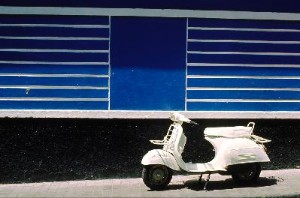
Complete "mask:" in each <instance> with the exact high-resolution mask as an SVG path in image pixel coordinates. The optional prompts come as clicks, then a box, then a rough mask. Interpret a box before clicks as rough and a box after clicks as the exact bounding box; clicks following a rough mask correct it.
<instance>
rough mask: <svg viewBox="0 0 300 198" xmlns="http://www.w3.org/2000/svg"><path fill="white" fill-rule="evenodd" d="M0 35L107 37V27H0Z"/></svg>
mask: <svg viewBox="0 0 300 198" xmlns="http://www.w3.org/2000/svg"><path fill="white" fill-rule="evenodd" d="M0 32H1V33H0V34H1V36H25V37H27V36H29V37H36V36H38V37H93V38H108V37H109V29H108V28H64V27H0Z"/></svg>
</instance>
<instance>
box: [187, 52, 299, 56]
mask: <svg viewBox="0 0 300 198" xmlns="http://www.w3.org/2000/svg"><path fill="white" fill-rule="evenodd" d="M187 53H188V54H216V55H218V54H222V55H258V56H300V53H289V52H220V51H218V52H208V51H188V52H187Z"/></svg>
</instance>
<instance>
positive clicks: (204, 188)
mask: <svg viewBox="0 0 300 198" xmlns="http://www.w3.org/2000/svg"><path fill="white" fill-rule="evenodd" d="M209 180H210V173H209V174H208V176H207V178H206V181H205V184H204V187H203V190H205V191H206V190H207V188H206V187H207V184H208V182H209Z"/></svg>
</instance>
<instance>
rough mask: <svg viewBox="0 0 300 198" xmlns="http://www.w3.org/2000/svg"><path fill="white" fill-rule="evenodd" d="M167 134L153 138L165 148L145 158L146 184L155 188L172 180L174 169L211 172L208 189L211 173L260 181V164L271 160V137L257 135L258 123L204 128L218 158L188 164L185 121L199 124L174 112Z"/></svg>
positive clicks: (236, 179)
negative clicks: (183, 155) (255, 130)
mask: <svg viewBox="0 0 300 198" xmlns="http://www.w3.org/2000/svg"><path fill="white" fill-rule="evenodd" d="M170 119H171V120H172V121H173V123H172V124H171V125H170V127H169V129H168V132H167V135H166V136H165V137H164V139H163V140H150V142H151V143H153V144H157V145H162V146H163V148H162V149H154V150H151V151H149V152H148V153H147V154H146V155H145V156H144V157H143V159H142V162H141V163H142V165H143V172H142V177H143V181H144V183H145V185H146V186H148V187H149V188H150V189H152V190H162V189H164V188H166V187H167V185H168V184H169V183H170V181H171V178H172V174H173V170H174V171H184V172H186V173H190V174H199V175H200V178H199V181H201V179H202V175H203V174H208V177H207V179H206V182H205V185H204V190H206V187H207V184H208V182H209V179H210V174H212V173H219V174H221V175H232V178H233V180H234V181H235V182H238V183H244V184H250V183H254V182H256V181H257V179H258V178H259V174H260V172H261V166H260V163H262V162H269V161H270V159H269V157H268V155H267V154H266V151H265V150H266V149H265V147H264V145H263V144H264V143H268V142H271V140H268V139H265V138H262V137H259V136H256V135H254V134H253V129H254V125H255V123H253V122H250V123H249V124H248V125H247V126H235V127H214V128H206V129H205V130H204V135H205V139H206V140H207V141H209V142H210V143H211V144H212V145H213V147H214V151H215V156H214V159H213V160H212V161H210V162H207V163H185V162H184V161H183V160H182V156H181V154H182V152H183V150H184V146H185V143H186V136H185V135H184V133H183V128H182V124H183V123H184V122H185V123H190V124H197V123H196V122H194V121H191V120H190V119H188V118H186V117H185V116H184V115H182V114H179V113H172V114H171V116H170Z"/></svg>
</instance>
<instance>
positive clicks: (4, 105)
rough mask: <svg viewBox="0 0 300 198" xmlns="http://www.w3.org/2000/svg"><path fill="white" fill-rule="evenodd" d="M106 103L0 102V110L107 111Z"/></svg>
mask: <svg viewBox="0 0 300 198" xmlns="http://www.w3.org/2000/svg"><path fill="white" fill-rule="evenodd" d="M107 108H108V102H101V101H96V102H90V101H84V102H67V101H63V102H61V101H0V109H24V110H26V109H58V110H59V109H63V110H68V109H74V110H76V109H78V110H107Z"/></svg>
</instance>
